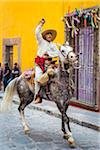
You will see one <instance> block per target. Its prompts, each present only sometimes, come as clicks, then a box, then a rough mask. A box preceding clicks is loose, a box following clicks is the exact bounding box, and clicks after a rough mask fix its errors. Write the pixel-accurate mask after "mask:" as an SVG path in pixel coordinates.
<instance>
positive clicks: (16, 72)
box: [7, 62, 21, 83]
mask: <svg viewBox="0 0 100 150" xmlns="http://www.w3.org/2000/svg"><path fill="white" fill-rule="evenodd" d="M20 74H21V71H20V69H19V66H18V63H17V62H16V63H14V67H13V69H12V71H11V77H10V79H9V80H8V81H7V82H8V83H9V82H10V81H11V80H13V79H14V78H16V77H19V76H20Z"/></svg>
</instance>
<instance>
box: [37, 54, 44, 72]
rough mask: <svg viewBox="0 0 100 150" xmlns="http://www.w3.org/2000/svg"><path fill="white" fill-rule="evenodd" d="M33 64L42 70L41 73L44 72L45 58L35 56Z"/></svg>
mask: <svg viewBox="0 0 100 150" xmlns="http://www.w3.org/2000/svg"><path fill="white" fill-rule="evenodd" d="M35 63H36V64H37V65H38V66H39V67H40V68H41V69H42V71H43V72H45V66H44V64H45V58H44V57H39V56H37V57H36V58H35Z"/></svg>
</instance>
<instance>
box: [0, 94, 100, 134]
mask: <svg viewBox="0 0 100 150" xmlns="http://www.w3.org/2000/svg"><path fill="white" fill-rule="evenodd" d="M2 96H3V93H2V92H0V98H2ZM13 102H14V103H15V104H18V103H19V99H18V97H17V96H14V100H13ZM28 108H30V109H36V110H39V111H44V112H45V113H47V114H49V115H53V116H55V117H58V118H60V117H61V115H60V112H59V111H58V108H57V107H56V104H55V103H54V102H50V101H45V100H43V102H42V103H41V104H33V103H31V104H30V105H29V106H28ZM67 114H68V116H69V117H70V120H71V121H72V122H74V123H77V124H79V125H81V126H85V127H88V128H91V129H94V130H97V131H100V113H97V112H91V111H88V110H85V109H81V108H77V107H73V106H69V108H68V111H67Z"/></svg>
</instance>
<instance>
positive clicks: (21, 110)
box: [18, 104, 30, 134]
mask: <svg viewBox="0 0 100 150" xmlns="http://www.w3.org/2000/svg"><path fill="white" fill-rule="evenodd" d="M24 108H25V106H24ZM24 108H22V105H21V104H20V106H19V108H18V110H19V113H20V117H21V120H22V125H23V128H24V132H25V134H27V133H29V131H30V129H29V126H28V124H27V122H26V120H25V116H24Z"/></svg>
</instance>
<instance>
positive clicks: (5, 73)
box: [3, 63, 11, 91]
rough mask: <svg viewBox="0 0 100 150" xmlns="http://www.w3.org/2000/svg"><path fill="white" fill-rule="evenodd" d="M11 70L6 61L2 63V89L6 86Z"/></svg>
mask: <svg viewBox="0 0 100 150" xmlns="http://www.w3.org/2000/svg"><path fill="white" fill-rule="evenodd" d="M10 74H11V70H10V68H9V65H8V63H5V64H4V68H3V84H4V91H5V88H6V86H7V85H8V80H9V79H10Z"/></svg>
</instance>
